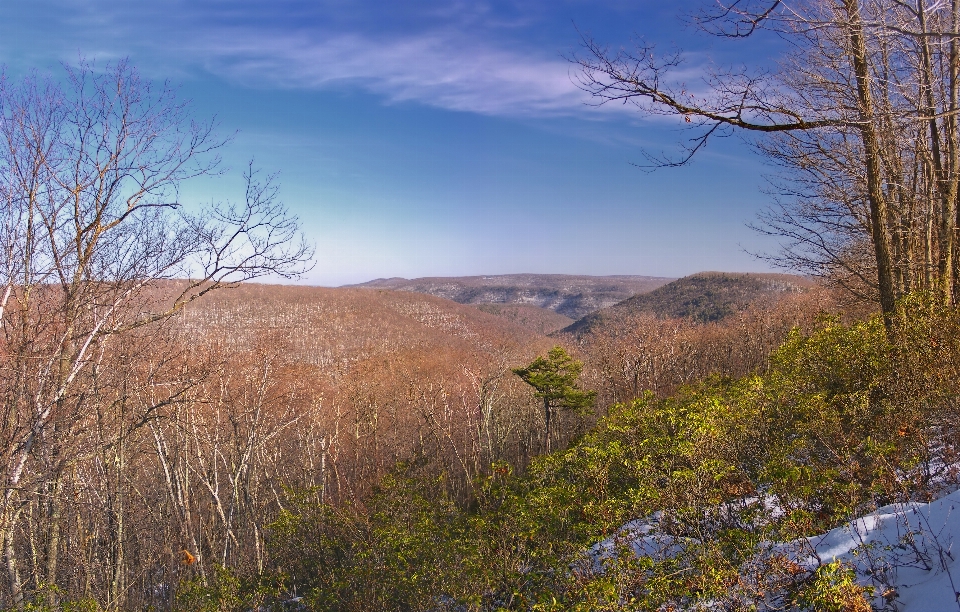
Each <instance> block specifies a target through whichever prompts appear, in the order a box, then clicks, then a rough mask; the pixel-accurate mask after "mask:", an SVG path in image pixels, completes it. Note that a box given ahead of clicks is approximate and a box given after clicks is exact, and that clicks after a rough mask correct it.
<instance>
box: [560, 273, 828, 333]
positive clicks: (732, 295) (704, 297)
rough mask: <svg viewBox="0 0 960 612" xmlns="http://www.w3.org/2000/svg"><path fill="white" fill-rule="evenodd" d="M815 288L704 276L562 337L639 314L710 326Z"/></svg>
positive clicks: (778, 279)
mask: <svg viewBox="0 0 960 612" xmlns="http://www.w3.org/2000/svg"><path fill="white" fill-rule="evenodd" d="M814 286H815V283H814V282H813V281H812V280H810V279H807V278H804V277H801V276H794V275H790V274H748V273H740V274H734V273H726V272H700V273H697V274H693V275H690V276H685V277H684V278H681V279H677V280H675V281H673V282H671V283H668V284H666V285H663V286H661V287H658V288H656V289H654V290H653V291H650V292H648V293H643V294H640V295H635V296H633V297H631V298H628V299H626V300H624V301H622V302H619V303H617V304H616V305H614V306H612V307H609V308H605V309H602V310H599V311H597V312H594V313H591V314H589V315H587V316H586V317H583V318H581V319H580V320H578V321H576V322H575V323H573V324H572V325H569V326H568V327H566V328H564V329H563V330H561V332H560V333H567V334H574V335H577V336H582V335H583V334H587V333H590V332H591V331H592V330H594V329H596V328H597V327H599V326H605V325H612V324H614V325H615V324H616V323H617V322H619V321H620V320H622V319H625V318H628V317H630V316H634V315H637V314H639V313H649V314H653V315H656V316H657V317H661V318H679V319H687V320H691V321H694V322H697V323H710V322H715V321H720V320H723V319H724V318H726V317H728V316H730V315H732V314H734V313H737V312H741V311H743V310H745V309H746V308H747V307H748V306H750V305H751V304H757V303H760V302H764V301H767V302H772V301H776V300H777V299H779V298H780V297H781V296H783V295H786V294H796V293H802V292H804V291H806V290H808V289H811V288H813V287H814Z"/></svg>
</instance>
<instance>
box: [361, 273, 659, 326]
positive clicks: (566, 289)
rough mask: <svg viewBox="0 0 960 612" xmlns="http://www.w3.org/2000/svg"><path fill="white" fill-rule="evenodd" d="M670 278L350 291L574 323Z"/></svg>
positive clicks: (395, 284)
mask: <svg viewBox="0 0 960 612" xmlns="http://www.w3.org/2000/svg"><path fill="white" fill-rule="evenodd" d="M672 280H674V279H672V278H663V277H656V276H638V275H613V276H586V275H571V274H502V275H492V276H459V277H425V278H415V279H406V278H381V279H377V280H373V281H370V282H366V283H360V284H357V285H348V287H359V288H368V289H390V290H393V291H412V292H415V293H426V294H429V295H435V296H437V297H442V298H445V299H448V300H452V301H454V302H457V303H459V304H525V305H529V306H537V307H540V308H546V309H548V310H552V311H554V312H556V313H559V314H561V315H564V316H566V317H570V318H571V319H574V320H576V319H580V318H582V317H584V316H585V315H587V314H589V313H591V312H594V311H597V310H599V309H601V308H606V307H609V306H613V305H614V304H617V303H619V302H622V301H623V300H625V299H627V298H629V297H631V296H634V295H636V294H638V293H646V292H648V291H652V290H654V289H656V288H657V287H661V286H663V285H666V284H667V283H669V282H670V281H672Z"/></svg>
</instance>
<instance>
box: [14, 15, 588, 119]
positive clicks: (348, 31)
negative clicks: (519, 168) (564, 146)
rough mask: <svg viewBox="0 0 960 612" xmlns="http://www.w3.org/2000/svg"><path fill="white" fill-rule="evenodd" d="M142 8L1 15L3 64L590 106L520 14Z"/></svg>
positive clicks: (579, 108) (522, 108) (467, 104)
mask: <svg viewBox="0 0 960 612" xmlns="http://www.w3.org/2000/svg"><path fill="white" fill-rule="evenodd" d="M38 4H45V3H38ZM136 4H137V3H116V4H113V3H110V2H105V3H102V4H101V3H98V6H97V7H96V8H92V7H91V6H90V5H86V4H81V3H77V2H71V1H69V0H61V1H60V2H58V3H57V5H56V7H55V8H54V7H51V5H49V4H48V5H47V6H46V7H45V8H42V9H20V10H23V11H28V10H29V11H30V12H29V13H27V14H19V15H15V16H14V15H13V14H12V11H13V9H10V8H6V9H2V8H0V21H6V22H8V23H12V22H17V23H18V24H19V31H18V32H14V31H13V30H14V28H12V27H9V28H2V27H0V35H4V34H9V35H10V36H6V37H5V38H6V39H7V42H6V43H0V53H3V55H4V56H5V57H4V58H3V59H4V60H5V61H10V60H11V59H16V58H25V57H27V56H30V57H34V56H37V55H42V54H50V53H57V54H59V55H60V57H57V58H56V59H66V60H67V61H69V60H72V59H74V58H75V57H76V55H77V52H78V51H79V52H81V53H83V54H85V55H87V56H95V57H97V58H99V59H111V58H115V57H118V56H125V55H130V56H131V57H132V58H133V59H134V61H135V62H136V63H138V64H139V65H141V66H142V67H144V68H145V69H146V70H148V71H149V72H151V73H153V74H158V73H159V74H166V75H178V74H184V73H189V72H195V71H196V70H197V69H203V70H206V71H209V72H212V73H215V74H218V75H222V76H224V77H225V78H228V79H231V80H234V81H237V82H240V83H242V84H244V85H247V86H252V87H283V88H304V89H328V88H355V89H359V90H363V91H367V92H371V93H374V94H376V95H379V96H382V97H383V98H384V99H385V100H386V101H388V102H407V101H412V102H417V103H421V104H424V105H429V106H434V107H439V108H443V109H449V110H456V111H466V112H473V113H481V114H488V115H510V116H543V115H571V114H580V113H582V112H584V111H585V110H587V109H588V106H587V104H586V103H587V102H589V98H588V96H587V95H586V94H585V93H584V92H582V91H580V90H579V89H578V88H577V86H576V84H575V82H574V80H573V79H572V78H571V75H572V73H573V72H574V67H573V66H572V65H571V64H570V63H569V62H567V61H566V60H564V59H563V58H562V57H560V53H559V49H556V48H549V47H548V48H542V47H537V46H534V45H531V44H528V43H526V42H525V40H524V27H527V26H524V25H523V24H524V19H522V18H520V17H517V16H513V15H512V16H510V18H509V19H507V18H505V17H504V16H503V15H501V14H496V13H494V12H491V11H480V10H474V11H472V12H470V11H461V12H450V14H449V15H446V14H445V13H444V11H441V10H439V9H437V8H436V7H432V8H430V9H429V11H427V12H426V13H425V15H426V16H427V17H429V18H428V19H426V18H425V19H424V21H425V25H423V26H421V27H419V28H413V27H405V28H393V29H391V28H384V27H382V24H377V23H376V19H375V18H371V17H369V16H367V17H365V18H364V19H365V20H364V19H357V18H355V12H356V10H355V9H351V10H350V15H348V16H346V17H345V16H344V14H345V13H344V11H345V10H346V9H343V10H341V11H340V12H337V10H335V9H336V5H337V4H338V3H334V2H327V3H325V4H322V5H318V4H316V3H314V4H310V3H307V4H304V3H301V2H286V3H284V4H282V5H278V7H277V8H276V10H278V11H281V12H282V11H286V13H285V14H287V15H289V17H287V18H285V19H282V18H278V17H277V12H275V11H274V12H270V11H265V10H264V7H263V6H262V5H255V4H252V3H238V4H230V3H222V2H208V3H203V2H198V3H186V2H183V3H176V4H174V5H168V6H166V7H165V6H164V5H163V4H162V3H161V4H156V3H151V4H149V5H147V6H136ZM132 5H133V6H132ZM7 6H8V7H9V6H10V5H7ZM317 6H320V10H318V9H317ZM268 8H269V7H268ZM341 8H342V7H341ZM376 10H377V8H376V7H375V6H371V7H369V12H372V13H375V12H376ZM393 10H395V9H393ZM464 14H469V15H470V19H464V17H463V16H464ZM12 17H16V18H15V19H13V18H12ZM374 17H375V15H374ZM482 20H485V21H482ZM505 23H506V24H507V25H504V24H505ZM3 30H7V31H3ZM31 30H33V32H32V34H31ZM41 31H42V32H43V35H39V32H41Z"/></svg>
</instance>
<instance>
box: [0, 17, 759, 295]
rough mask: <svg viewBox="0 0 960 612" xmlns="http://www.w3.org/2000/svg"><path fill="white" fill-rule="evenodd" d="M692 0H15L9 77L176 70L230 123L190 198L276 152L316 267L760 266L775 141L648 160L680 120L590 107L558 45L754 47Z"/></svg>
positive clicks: (601, 270)
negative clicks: (702, 30) (78, 69)
mask: <svg viewBox="0 0 960 612" xmlns="http://www.w3.org/2000/svg"><path fill="white" fill-rule="evenodd" d="M699 4H700V3H698V2H694V1H692V0H691V1H687V0H682V1H678V2H662V1H659V0H635V1H632V2H631V1H626V0H623V1H621V0H608V1H603V0H597V1H586V0H582V1H581V0H553V1H547V0H545V1H542V2H541V1H537V0H526V1H522V2H513V1H507V0H504V1H495V2H483V1H479V2H457V1H448V2H441V1H432V0H428V1H421V2H404V1H393V2H373V1H353V2H347V1H345V0H316V1H312V2H311V1H306V0H274V1H271V2H263V1H261V2H254V1H244V0H240V1H228V0H190V1H187V0H184V1H181V2H167V1H162V0H155V1H153V2H131V1H130V0H126V1H119V0H116V1H115V0H104V1H98V0H92V1H91V0H87V1H73V0H59V1H47V0H29V1H28V0H6V1H5V2H3V3H0V62H2V63H3V64H4V65H5V66H6V69H7V71H8V74H10V75H11V76H16V75H17V74H20V73H22V72H23V71H25V70H30V69H40V70H42V71H50V72H53V73H54V74H57V73H59V72H61V71H60V68H59V65H60V63H61V62H68V63H72V62H75V61H77V59H78V57H79V56H81V55H82V56H85V57H86V58H88V59H94V60H95V61H96V62H98V63H104V62H108V61H111V60H116V59H118V58H124V57H128V58H130V60H131V61H132V63H133V64H134V65H136V66H137V67H138V68H139V69H140V70H141V72H143V73H144V74H146V75H147V76H148V77H150V78H153V79H157V80H164V79H167V80H170V81H171V82H172V83H174V84H175V85H176V86H177V87H178V88H179V90H180V95H181V96H182V97H184V98H187V99H190V100H191V101H192V104H193V108H194V112H195V114H196V115H197V116H198V117H201V118H204V117H209V116H212V115H216V116H217V118H218V121H219V124H220V126H221V130H222V132H223V133H224V134H225V135H227V134H232V133H236V136H235V137H234V138H233V140H232V142H231V143H230V145H229V146H228V147H227V149H226V150H225V151H224V152H223V156H224V161H225V163H226V165H227V166H229V167H230V168H232V169H233V170H234V171H233V172H232V173H231V174H230V175H228V176H227V177H219V178H217V179H216V180H213V179H211V180H202V181H197V182H194V183H192V184H187V185H184V189H183V196H184V198H185V199H192V200H198V201H208V200H210V199H215V200H223V199H229V198H234V197H237V196H238V195H239V194H240V193H241V192H240V186H241V184H240V180H239V174H240V170H241V169H242V168H243V166H244V165H245V163H246V161H247V160H249V159H250V158H255V160H256V163H257V165H258V166H260V167H261V168H263V169H264V170H265V171H268V172H279V173H280V174H279V181H280V183H281V187H282V189H281V196H282V198H283V200H284V202H285V203H286V204H287V206H288V207H289V208H290V209H292V210H293V211H294V212H295V213H296V214H297V215H299V217H300V219H301V221H302V223H303V227H304V231H305V232H306V234H307V235H308V237H309V238H310V239H311V240H312V241H314V242H315V243H316V246H317V263H316V267H315V268H314V270H313V271H312V272H311V273H310V274H308V275H307V276H306V277H305V278H304V279H303V281H304V282H308V283H311V284H322V285H339V284H344V283H352V282H362V281H365V280H370V279H373V278H378V277H390V276H405V277H408V278H412V277H418V276H453V275H473V274H501V273H514V272H541V273H571V274H648V275H656V276H681V275H685V274H689V273H692V272H696V271H699V270H729V271H748V270H749V271H762V270H766V269H767V268H766V265H765V264H763V263H762V262H760V261H757V260H756V259H754V258H753V257H751V256H750V255H748V254H747V253H745V252H744V249H746V250H751V251H757V250H764V249H771V248H773V245H772V244H771V243H770V242H769V241H768V240H764V239H762V238H761V237H759V236H758V235H756V234H755V233H754V232H752V231H751V230H749V229H748V228H746V227H745V224H746V223H747V222H750V221H752V220H753V219H754V216H755V214H756V212H757V211H758V210H759V209H761V208H762V207H763V206H764V205H765V204H766V203H767V197H766V196H764V195H763V194H762V193H761V188H762V186H763V178H762V176H763V174H764V172H765V171H767V170H768V169H767V168H765V167H764V166H763V164H762V160H761V159H759V158H758V157H756V156H755V155H754V154H753V153H752V152H751V151H750V150H749V149H748V147H747V146H746V145H745V144H743V143H742V142H740V141H739V140H738V139H736V138H728V139H724V140H720V141H716V142H713V143H712V145H711V146H710V147H709V148H708V149H707V150H706V151H704V152H703V153H702V154H701V155H699V157H698V159H696V161H695V162H694V163H693V164H692V165H690V166H688V167H685V168H680V169H664V170H659V171H657V172H654V173H647V172H644V171H641V170H639V169H637V168H636V167H635V166H634V165H633V164H637V163H643V162H644V158H643V155H642V153H641V151H642V150H643V149H644V148H646V149H648V150H652V151H655V152H656V151H660V150H663V149H669V148H670V147H671V146H673V145H674V144H675V143H676V142H677V141H678V140H679V139H682V138H684V137H685V136H684V134H683V132H682V131H681V130H680V126H678V125H674V124H673V123H670V122H668V121H664V120H663V119H658V120H651V119H645V118H643V117H641V116H639V115H638V114H637V113H636V112H634V111H631V110H630V108H629V107H622V106H620V107H601V108H596V107H595V106H593V105H591V104H590V100H589V99H588V98H587V97H586V96H585V94H584V93H583V92H581V91H580V90H579V89H577V87H576V86H575V84H574V81H573V77H575V75H576V71H575V69H574V67H573V66H572V65H571V64H570V63H569V62H568V61H567V60H566V59H565V57H568V56H570V55H571V54H573V53H576V52H577V50H578V48H579V41H580V38H579V34H578V29H579V30H580V31H581V32H586V33H588V34H590V35H592V36H593V37H594V38H596V39H598V40H602V41H606V42H608V43H609V44H610V45H611V46H612V47H614V48H615V47H617V46H620V45H627V46H628V45H630V44H631V36H632V35H635V34H636V35H641V36H643V37H645V38H646V39H647V40H650V41H656V42H657V43H658V44H661V45H662V46H665V47H669V46H671V45H677V46H680V47H683V48H684V49H685V50H688V51H690V52H691V55H690V59H689V61H688V63H687V64H686V67H685V70H687V71H689V75H690V78H691V79H692V80H696V75H697V73H698V67H699V66H702V65H704V64H705V63H707V62H714V63H731V62H732V63H735V62H736V61H737V60H738V55H737V54H738V53H740V52H742V51H740V50H739V48H738V46H737V45H736V44H735V43H729V42H724V41H713V40H709V39H706V38H703V37H701V36H698V35H697V34H696V33H695V32H693V31H692V30H691V28H690V27H689V26H685V25H684V21H683V19H681V17H680V13H681V12H682V11H683V10H692V9H694V8H696V7H697V6H699ZM753 52H754V53H755V52H756V51H755V48H754V51H753Z"/></svg>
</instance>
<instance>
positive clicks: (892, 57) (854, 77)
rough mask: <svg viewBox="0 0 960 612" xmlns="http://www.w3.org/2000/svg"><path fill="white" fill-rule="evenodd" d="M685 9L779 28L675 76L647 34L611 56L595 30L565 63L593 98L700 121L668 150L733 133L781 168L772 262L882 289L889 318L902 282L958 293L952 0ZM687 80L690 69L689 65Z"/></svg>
mask: <svg viewBox="0 0 960 612" xmlns="http://www.w3.org/2000/svg"><path fill="white" fill-rule="evenodd" d="M710 7H711V8H708V9H705V10H704V11H702V12H701V13H699V14H698V15H696V16H695V22H696V23H697V24H698V25H699V26H700V27H701V29H702V30H703V31H704V32H706V33H708V34H712V35H715V36H719V37H722V38H727V39H731V40H736V41H744V40H750V39H752V38H755V35H756V34H757V33H759V32H761V31H768V32H773V33H775V34H776V35H778V36H779V37H780V38H782V39H783V40H785V41H786V43H787V46H786V48H787V49H789V54H786V55H785V56H784V57H783V58H782V59H781V61H780V62H779V64H778V65H777V66H776V67H775V68H773V69H771V68H770V67H769V66H768V65H763V66H755V67H750V66H745V67H738V68H731V69H714V70H712V71H711V72H705V73H704V74H703V87H700V86H695V85H692V84H690V85H688V84H685V83H683V82H681V81H680V80H679V78H680V77H678V76H675V75H676V74H677V68H678V67H680V65H681V63H682V61H683V56H682V55H681V54H679V53H668V54H666V55H661V54H658V53H657V50H656V48H655V47H654V46H653V45H651V44H647V43H641V44H639V45H638V46H637V48H636V49H635V50H633V51H629V52H628V51H625V50H620V51H617V52H611V51H609V50H608V49H607V48H606V47H604V46H602V45H601V44H599V43H597V42H595V41H594V40H591V39H589V38H585V39H584V49H585V53H584V54H583V55H582V56H580V57H577V58H575V61H576V62H577V63H578V64H579V66H580V69H581V70H580V83H581V86H582V87H583V88H584V89H585V90H587V91H589V92H590V93H591V94H593V95H594V96H596V97H598V98H599V99H601V100H602V101H620V102H627V103H632V104H635V105H636V106H637V107H638V108H639V109H640V110H641V111H642V112H643V113H646V114H650V115H668V116H674V117H676V118H677V119H678V120H680V121H681V123H682V124H683V125H686V126H688V127H689V128H690V129H691V130H693V131H694V135H693V138H692V139H691V140H690V141H689V142H688V143H686V144H685V145H684V150H683V152H682V154H681V155H680V156H679V157H677V158H669V157H663V156H656V155H650V156H649V157H650V160H651V163H652V164H653V165H656V166H675V165H682V164H685V163H687V162H689V161H690V159H691V158H692V157H693V155H694V154H695V153H696V152H697V151H699V150H700V149H701V148H702V147H703V146H704V145H705V144H707V142H708V140H710V138H711V137H713V136H719V135H724V134H730V133H732V132H743V133H749V134H752V135H754V136H755V137H756V138H755V140H754V142H755V144H756V145H757V146H758V147H759V148H760V150H761V151H763V152H764V153H766V154H767V155H768V156H769V157H770V159H772V160H773V161H774V162H775V163H776V164H777V165H779V167H780V168H781V169H782V170H783V172H782V174H781V175H780V176H779V177H778V179H777V180H775V181H774V185H775V191H776V193H777V196H778V197H777V199H776V203H775V204H774V205H773V206H772V207H771V208H770V209H769V210H768V211H767V213H766V214H765V215H763V217H762V221H763V223H762V225H761V229H762V231H766V232H768V233H770V234H773V235H776V236H779V237H781V238H782V239H783V241H782V246H783V248H782V251H781V252H780V253H779V254H777V255H775V256H773V258H772V259H774V261H775V262H776V263H779V264H780V265H783V266H785V267H789V268H793V269H798V270H801V271H804V272H813V273H816V274H818V275H821V276H825V277H828V278H830V279H832V280H834V281H836V282H837V283H839V284H840V285H842V286H843V287H845V288H846V289H848V290H850V291H851V292H853V293H855V294H857V295H860V296H861V297H868V298H871V299H875V300H877V301H878V302H879V303H880V305H881V307H882V309H883V312H884V313H885V314H886V315H887V316H886V320H887V325H888V327H889V325H890V322H891V318H890V315H891V314H892V312H893V310H894V307H895V303H896V300H897V299H898V298H899V297H900V296H902V295H904V294H905V293H908V292H910V291H912V290H916V289H926V290H934V291H937V292H938V293H939V294H940V296H941V298H942V300H943V301H944V302H945V303H948V304H953V303H956V301H957V295H958V286H960V276H958V273H957V266H956V260H957V252H956V251H957V249H958V245H957V240H956V237H955V235H954V234H955V231H956V228H957V225H958V224H960V222H958V206H957V198H958V184H960V133H958V126H957V114H958V112H960V106H958V91H960V46H958V45H960V42H958V37H960V0H949V1H939V0H937V1H934V0H911V1H908V2H903V1H898V0H866V1H864V0H718V2H716V3H710ZM687 78H689V73H687Z"/></svg>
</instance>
